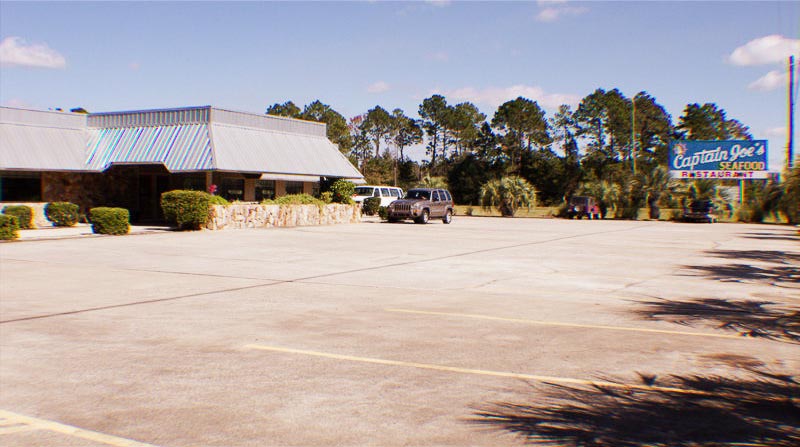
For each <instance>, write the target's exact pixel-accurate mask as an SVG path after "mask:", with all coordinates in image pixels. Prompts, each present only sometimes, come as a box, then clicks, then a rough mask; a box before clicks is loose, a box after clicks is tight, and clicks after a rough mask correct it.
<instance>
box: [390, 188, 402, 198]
mask: <svg viewBox="0 0 800 447" xmlns="http://www.w3.org/2000/svg"><path fill="white" fill-rule="evenodd" d="M392 195H393V196H394V197H397V198H398V199H399V198H400V197H403V195H402V194H400V190H399V189H397V188H393V189H392Z"/></svg>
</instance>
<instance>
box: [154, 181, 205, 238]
mask: <svg viewBox="0 0 800 447" xmlns="http://www.w3.org/2000/svg"><path fill="white" fill-rule="evenodd" d="M212 197H213V196H212V195H211V194H209V193H207V192H203V191H189V190H180V189H178V190H175V191H167V192H165V193H163V194H161V209H162V210H164V218H166V219H167V221H168V222H171V223H174V224H175V225H177V227H178V228H179V229H181V230H199V229H200V228H201V227H202V226H203V225H205V224H206V223H207V222H208V217H209V210H210V209H211V201H212V200H215V199H212Z"/></svg>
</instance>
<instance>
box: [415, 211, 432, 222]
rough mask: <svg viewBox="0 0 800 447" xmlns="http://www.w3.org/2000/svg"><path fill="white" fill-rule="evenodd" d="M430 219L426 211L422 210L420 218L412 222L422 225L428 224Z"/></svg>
mask: <svg viewBox="0 0 800 447" xmlns="http://www.w3.org/2000/svg"><path fill="white" fill-rule="evenodd" d="M430 218H431V215H430V213H429V212H428V210H422V214H420V216H419V217H417V218H416V220H414V222H416V223H418V224H423V225H424V224H426V223H428V221H429V220H430Z"/></svg>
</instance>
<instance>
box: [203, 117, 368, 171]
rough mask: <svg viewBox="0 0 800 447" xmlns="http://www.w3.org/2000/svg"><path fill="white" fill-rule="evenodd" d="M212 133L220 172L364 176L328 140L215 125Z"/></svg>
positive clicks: (215, 162) (216, 165)
mask: <svg viewBox="0 0 800 447" xmlns="http://www.w3.org/2000/svg"><path fill="white" fill-rule="evenodd" d="M210 133H211V139H212V142H213V145H214V164H215V168H216V169H219V170H221V171H240V172H253V171H255V172H264V173H291V175H309V176H315V177H341V178H353V179H361V178H363V177H364V176H362V175H361V173H360V172H358V170H357V169H356V168H355V167H353V165H352V164H351V163H350V161H349V160H348V159H347V158H346V157H345V156H344V155H342V153H341V152H339V149H337V148H336V146H334V145H333V143H331V142H330V141H328V139H327V138H325V137H317V136H311V135H301V134H290V133H284V132H276V131H270V130H264V129H256V128H250V127H239V126H231V125H226V124H217V123H213V122H212V124H211V129H210Z"/></svg>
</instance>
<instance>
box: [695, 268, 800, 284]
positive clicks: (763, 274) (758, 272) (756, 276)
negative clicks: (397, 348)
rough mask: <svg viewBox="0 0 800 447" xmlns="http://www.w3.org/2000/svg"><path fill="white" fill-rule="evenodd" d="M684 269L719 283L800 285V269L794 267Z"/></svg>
mask: <svg viewBox="0 0 800 447" xmlns="http://www.w3.org/2000/svg"><path fill="white" fill-rule="evenodd" d="M683 268H685V269H691V270H694V271H695V272H696V273H698V274H700V275H704V276H707V277H709V278H711V279H713V280H717V281H728V282H744V281H764V282H769V283H771V284H773V285H777V284H778V283H783V284H800V268H798V267H795V266H792V265H787V266H769V267H763V268H762V267H756V266H754V265H747V264H727V265H687V266H684V267H683Z"/></svg>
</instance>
